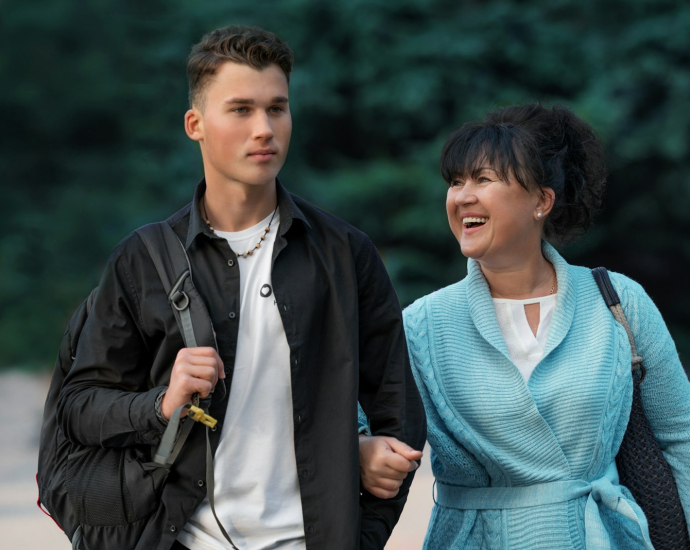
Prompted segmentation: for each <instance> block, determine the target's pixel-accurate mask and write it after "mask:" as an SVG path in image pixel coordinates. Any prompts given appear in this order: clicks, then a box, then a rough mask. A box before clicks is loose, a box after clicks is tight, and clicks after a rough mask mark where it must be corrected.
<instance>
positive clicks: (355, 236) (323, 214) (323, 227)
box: [290, 193, 370, 246]
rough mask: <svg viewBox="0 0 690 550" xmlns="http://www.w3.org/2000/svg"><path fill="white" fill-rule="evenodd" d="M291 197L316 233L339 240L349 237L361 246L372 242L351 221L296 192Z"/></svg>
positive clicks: (352, 242)
mask: <svg viewBox="0 0 690 550" xmlns="http://www.w3.org/2000/svg"><path fill="white" fill-rule="evenodd" d="M290 197H291V198H292V200H293V201H294V203H295V205H296V206H297V207H298V208H299V210H300V211H301V212H302V214H303V215H304V217H305V219H306V221H307V223H308V226H309V227H310V229H311V230H312V231H313V232H315V233H316V234H319V235H321V236H322V237H325V238H331V239H336V240H337V241H341V240H343V239H344V238H347V240H348V241H349V242H350V243H351V244H355V245H359V246H362V245H365V244H366V243H368V242H370V239H369V236H368V235H367V234H366V233H364V231H362V230H360V229H358V228H356V227H355V226H354V225H352V224H351V223H348V222H346V221H345V220H343V219H341V218H339V217H338V216H335V215H334V214H331V213H330V212H328V211H326V210H324V209H323V208H320V207H318V206H316V205H314V204H312V203H311V202H309V201H307V200H305V199H303V198H302V197H300V196H298V195H295V194H294V193H290Z"/></svg>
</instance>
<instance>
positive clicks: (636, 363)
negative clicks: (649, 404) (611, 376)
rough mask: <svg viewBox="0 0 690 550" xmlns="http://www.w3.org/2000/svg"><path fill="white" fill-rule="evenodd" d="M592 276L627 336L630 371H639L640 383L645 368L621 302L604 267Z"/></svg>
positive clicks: (598, 268) (596, 270) (593, 271)
mask: <svg viewBox="0 0 690 550" xmlns="http://www.w3.org/2000/svg"><path fill="white" fill-rule="evenodd" d="M592 276H593V277H594V280H595V281H596V283H597V286H598V287H599V292H601V295H602V296H603V297H604V301H605V302H606V306H607V307H608V308H609V309H610V310H611V313H613V316H614V317H615V319H616V321H618V322H619V323H620V324H621V325H622V326H623V328H624V329H625V332H626V333H627V335H628V340H629V341H630V350H631V352H632V371H633V373H636V372H637V371H641V373H640V380H639V381H640V382H642V380H643V379H644V375H645V368H644V366H643V365H642V357H640V356H639V355H638V354H637V346H635V337H634V336H633V333H632V330H630V325H629V324H628V319H627V318H626V316H625V313H624V312H623V308H622V307H621V300H620V298H619V297H618V293H617V292H616V289H615V288H614V287H613V283H612V282H611V277H609V272H608V271H607V270H606V268H605V267H595V268H594V269H592Z"/></svg>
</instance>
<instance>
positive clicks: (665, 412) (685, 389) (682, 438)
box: [611, 273, 690, 525]
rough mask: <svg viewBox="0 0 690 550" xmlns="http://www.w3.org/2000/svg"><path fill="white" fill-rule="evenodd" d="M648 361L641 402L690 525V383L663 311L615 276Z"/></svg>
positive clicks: (631, 283)
mask: <svg viewBox="0 0 690 550" xmlns="http://www.w3.org/2000/svg"><path fill="white" fill-rule="evenodd" d="M611 277H612V280H613V282H614V286H615V287H616V288H617V289H618V291H619V294H620V298H621V305H622V307H623V311H624V312H625V315H626V317H627V318H628V323H629V324H630V328H631V330H632V333H633V336H634V338H635V344H636V346H637V351H638V354H639V355H640V356H641V357H642V359H643V364H644V366H645V368H646V377H645V379H644V380H643V382H642V384H641V390H642V402H643V404H644V409H645V413H646V415H647V418H648V419H649V423H650V424H651V427H652V430H653V431H654V435H655V436H656V438H657V440H658V441H659V444H660V446H661V448H662V450H663V452H664V456H665V457H666V460H667V461H668V463H669V465H670V466H671V469H672V471H673V475H674V477H675V479H676V483H677V485H678V492H679V494H680V498H681V502H682V504H683V509H684V511H685V518H686V522H687V523H688V525H690V382H688V377H687V375H686V373H685V371H684V369H683V366H682V365H681V363H680V358H679V357H678V351H677V350H676V346H675V344H674V342H673V338H672V337H671V334H670V333H669V331H668V328H667V327H666V324H665V323H664V320H663V318H662V317H661V313H660V312H659V310H658V308H657V307H656V306H655V305H654V302H652V300H651V298H650V297H649V296H648V295H647V293H646V292H645V291H644V289H643V288H642V287H641V286H640V285H639V284H637V283H635V282H634V281H631V280H630V279H628V278H626V277H624V276H622V275H618V274H615V273H613V274H611Z"/></svg>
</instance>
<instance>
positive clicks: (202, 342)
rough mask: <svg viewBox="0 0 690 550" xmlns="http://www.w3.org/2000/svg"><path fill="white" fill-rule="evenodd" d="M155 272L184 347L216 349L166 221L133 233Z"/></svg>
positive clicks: (185, 261)
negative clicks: (180, 332) (148, 256)
mask: <svg viewBox="0 0 690 550" xmlns="http://www.w3.org/2000/svg"><path fill="white" fill-rule="evenodd" d="M136 233H137V234H138V235H139V236H140V237H141V240H142V241H143V242H144V245H145V246H146V250H148V253H149V255H150V256H151V260H153V263H154V265H155V266H156V271H158V276H159V277H160V279H161V282H162V283H163V288H165V291H166V292H167V293H168V301H169V302H170V305H171V306H172V308H173V312H174V314H175V319H176V320H177V322H178V325H179V326H180V329H181V331H182V336H183V338H184V341H185V345H186V346H187V347H188V348H195V347H197V346H211V347H215V348H216V349H217V348H218V346H217V344H216V338H215V335H214V333H213V325H212V323H211V316H210V315H209V313H208V310H207V309H206V304H204V301H203V300H202V299H201V296H200V295H199V293H198V292H197V290H196V288H194V283H193V281H192V266H191V264H190V263H189V258H188V257H187V252H186V251H185V248H184V245H183V244H182V242H181V241H180V239H179V238H178V236H177V235H176V233H175V231H173V228H172V227H170V224H168V223H167V222H159V223H152V224H149V225H145V226H144V227H141V228H139V229H137V230H136Z"/></svg>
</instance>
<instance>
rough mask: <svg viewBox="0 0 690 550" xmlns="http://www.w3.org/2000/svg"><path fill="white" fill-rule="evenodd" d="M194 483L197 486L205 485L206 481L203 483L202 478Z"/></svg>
mask: <svg viewBox="0 0 690 550" xmlns="http://www.w3.org/2000/svg"><path fill="white" fill-rule="evenodd" d="M196 484H197V485H198V486H199V487H203V486H204V485H206V483H204V480H203V479H200V480H199V481H197V482H196Z"/></svg>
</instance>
